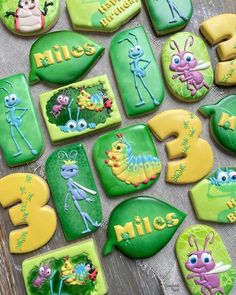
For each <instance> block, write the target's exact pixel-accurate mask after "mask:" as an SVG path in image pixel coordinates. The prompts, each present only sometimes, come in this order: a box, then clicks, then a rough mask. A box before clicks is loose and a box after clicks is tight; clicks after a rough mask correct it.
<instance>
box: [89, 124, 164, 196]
mask: <svg viewBox="0 0 236 295" xmlns="http://www.w3.org/2000/svg"><path fill="white" fill-rule="evenodd" d="M92 153H93V161H94V164H95V167H96V169H97V172H98V176H99V178H100V181H101V183H102V186H103V188H104V190H105V192H106V193H107V194H108V196H110V197H115V196H120V195H125V194H129V193H133V192H137V191H140V190H143V189H146V188H149V187H150V186H152V185H153V184H154V183H155V182H156V181H157V180H158V178H159V176H160V172H161V161H160V159H159V157H158V154H157V151H156V148H155V145H154V142H153V139H152V136H151V133H150V131H149V129H148V127H147V126H146V125H144V124H138V125H134V126H129V127H126V128H123V129H119V130H115V131H111V132H109V133H107V134H105V135H102V136H101V137H99V138H98V139H97V141H96V142H95V144H94V146H93V151H92Z"/></svg>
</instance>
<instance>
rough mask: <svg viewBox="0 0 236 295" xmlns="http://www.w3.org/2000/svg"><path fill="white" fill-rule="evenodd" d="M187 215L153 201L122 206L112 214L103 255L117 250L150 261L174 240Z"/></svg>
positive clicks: (138, 200) (145, 199)
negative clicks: (150, 258) (151, 257)
mask: <svg viewBox="0 0 236 295" xmlns="http://www.w3.org/2000/svg"><path fill="white" fill-rule="evenodd" d="M185 217H186V214H185V213H184V212H182V211H180V210H178V209H176V208H174V207H172V206H171V205H169V204H167V203H164V202H162V201H160V200H158V199H155V198H151V197H136V198H131V199H129V200H126V201H124V202H122V203H120V204H119V205H118V206H117V207H116V208H115V209H114V210H113V211H112V213H111V216H110V218H109V222H108V229H107V231H108V232H107V236H108V239H107V242H106V244H105V246H104V248H103V254H104V255H108V254H110V253H111V252H112V251H113V250H114V247H116V248H118V249H119V250H120V251H121V252H123V253H124V254H125V255H127V256H129V257H131V258H147V257H150V256H153V255H155V254H156V253H157V252H158V251H160V250H161V249H162V248H163V247H164V246H165V245H166V244H167V243H168V242H169V240H170V239H171V238H172V236H173V235H174V233H175V232H176V230H177V229H178V227H179V226H180V225H181V223H182V222H183V220H184V219H185Z"/></svg>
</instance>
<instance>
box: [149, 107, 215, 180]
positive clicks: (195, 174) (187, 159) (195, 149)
mask: <svg viewBox="0 0 236 295" xmlns="http://www.w3.org/2000/svg"><path fill="white" fill-rule="evenodd" d="M148 126H149V127H150V128H151V130H152V131H153V133H154V134H155V135H156V136H157V138H158V139H159V140H161V141H162V140H164V139H166V138H167V137H170V136H175V137H176V139H174V140H172V141H170V142H168V143H167V144H166V147H167V152H168V156H169V158H170V159H171V160H173V159H177V158H181V159H178V160H176V161H172V162H170V163H168V164H167V173H166V181H167V182H171V183H180V184H183V183H191V182H195V181H198V180H199V179H201V178H203V177H204V176H206V175H207V174H208V173H209V171H210V170H211V167H212V165H213V152H212V149H211V147H210V145H209V143H208V142H207V141H205V140H204V139H201V138H199V136H200V134H201V132H202V124H201V121H200V119H199V118H198V117H197V116H196V115H195V114H194V113H191V112H188V111H185V110H169V111H165V112H162V113H161V114H159V115H157V116H155V117H154V118H152V119H151V120H150V121H149V122H148Z"/></svg>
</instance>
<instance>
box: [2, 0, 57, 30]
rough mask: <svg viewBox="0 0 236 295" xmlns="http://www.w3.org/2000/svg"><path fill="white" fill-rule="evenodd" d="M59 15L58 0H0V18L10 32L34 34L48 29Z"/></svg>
mask: <svg viewBox="0 0 236 295" xmlns="http://www.w3.org/2000/svg"><path fill="white" fill-rule="evenodd" d="M59 16H60V0H0V19H1V20H2V22H3V24H4V25H5V26H6V27H7V28H8V29H9V30H10V31H11V32H12V33H15V34H17V35H22V36H35V35H39V34H43V33H45V32H47V31H49V30H50V29H51V28H52V27H53V26H54V25H55V24H56V22H57V20H58V18H59Z"/></svg>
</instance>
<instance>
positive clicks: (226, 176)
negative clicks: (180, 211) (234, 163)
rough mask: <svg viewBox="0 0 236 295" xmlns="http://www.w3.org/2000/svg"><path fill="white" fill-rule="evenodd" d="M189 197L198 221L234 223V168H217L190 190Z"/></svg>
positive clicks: (235, 169) (235, 215) (235, 194)
mask: <svg viewBox="0 0 236 295" xmlns="http://www.w3.org/2000/svg"><path fill="white" fill-rule="evenodd" d="M190 197H191V200H192V203H193V207H194V209H195V212H196V214H197V217H198V219H200V220H206V221H214V222H220V223H234V222H236V168H234V167H223V168H218V169H217V170H216V171H214V172H213V173H211V174H210V175H208V176H207V177H206V178H204V179H203V180H202V181H200V182H199V183H198V184H196V185H195V186H194V187H193V188H191V190H190Z"/></svg>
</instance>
